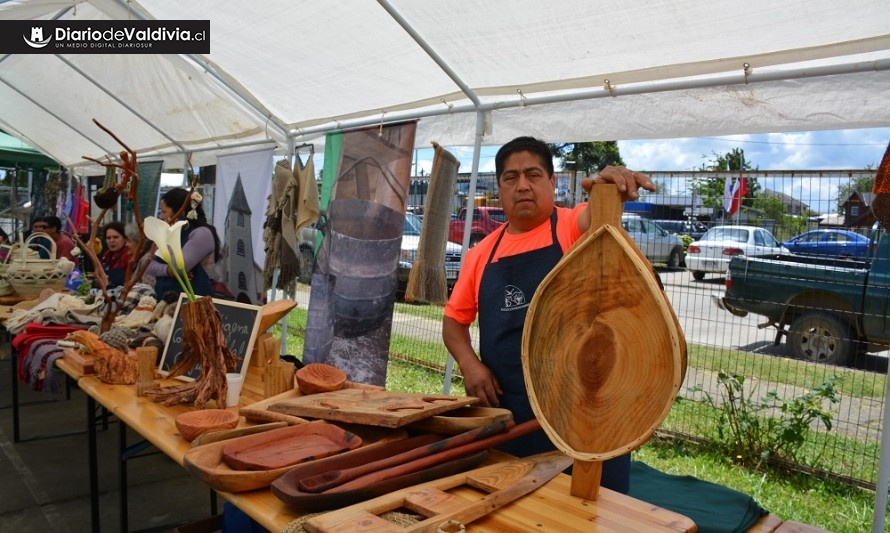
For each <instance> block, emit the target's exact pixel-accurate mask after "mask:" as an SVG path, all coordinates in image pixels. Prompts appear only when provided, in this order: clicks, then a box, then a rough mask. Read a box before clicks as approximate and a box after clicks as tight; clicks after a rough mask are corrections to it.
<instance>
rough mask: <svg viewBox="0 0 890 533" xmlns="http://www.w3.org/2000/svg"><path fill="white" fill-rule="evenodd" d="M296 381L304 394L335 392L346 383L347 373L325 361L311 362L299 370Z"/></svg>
mask: <svg viewBox="0 0 890 533" xmlns="http://www.w3.org/2000/svg"><path fill="white" fill-rule="evenodd" d="M294 381H296V383H297V387H299V389H300V392H302V393H303V394H318V393H319V392H333V391H335V390H340V389H342V388H343V386H344V385H346V373H345V372H343V371H342V370H340V369H339V368H337V367H334V366H331V365H327V364H325V363H310V364H308V365H306V366H304V367H303V368H301V369H299V370H297V372H296V373H295V374H294Z"/></svg>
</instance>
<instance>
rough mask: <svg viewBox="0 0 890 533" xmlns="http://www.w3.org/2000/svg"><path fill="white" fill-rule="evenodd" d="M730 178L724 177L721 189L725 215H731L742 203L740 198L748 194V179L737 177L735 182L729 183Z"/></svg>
mask: <svg viewBox="0 0 890 533" xmlns="http://www.w3.org/2000/svg"><path fill="white" fill-rule="evenodd" d="M730 180H731V178H726V184H725V185H724V189H723V209H724V210H725V211H726V216H728V217H731V216H732V215H734V214H735V213H736V212H737V211H738V210H739V207H740V206H741V205H742V198H744V197H745V195H746V194H748V180H747V179H745V178H739V179H737V180H735V183H733V184H730V183H731V182H730Z"/></svg>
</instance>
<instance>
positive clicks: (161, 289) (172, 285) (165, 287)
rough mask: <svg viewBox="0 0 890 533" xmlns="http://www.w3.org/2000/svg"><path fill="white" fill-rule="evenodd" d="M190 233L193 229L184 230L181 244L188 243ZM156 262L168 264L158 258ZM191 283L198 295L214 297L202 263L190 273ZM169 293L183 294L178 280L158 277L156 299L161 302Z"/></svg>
mask: <svg viewBox="0 0 890 533" xmlns="http://www.w3.org/2000/svg"><path fill="white" fill-rule="evenodd" d="M189 233H191V228H188V227H186V228H184V229H183V230H182V235H181V236H180V242H182V243H186V242H188V239H189ZM154 260H155V261H158V262H159V263H164V264H165V265H166V264H167V262H166V261H164V260H163V259H161V258H160V257H158V256H154ZM189 281H190V282H191V284H192V289H194V290H195V294H196V295H198V296H213V287H212V286H211V284H210V277H209V276H208V275H207V271H206V270H204V267H203V266H202V265H201V263H198V264H197V265H195V266H194V268H192V269H191V270H190V271H189ZM168 291H173V292H175V293H176V294H179V293H180V292H183V291H182V287H180V286H179V282H178V281H176V278H174V277H172V276H158V277H157V278H156V279H155V299H157V300H158V301H161V298H163V297H164V293H165V292H168Z"/></svg>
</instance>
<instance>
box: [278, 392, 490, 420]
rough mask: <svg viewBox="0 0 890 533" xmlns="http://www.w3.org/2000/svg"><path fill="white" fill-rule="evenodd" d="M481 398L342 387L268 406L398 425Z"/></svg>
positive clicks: (301, 414) (322, 416) (316, 415)
mask: <svg viewBox="0 0 890 533" xmlns="http://www.w3.org/2000/svg"><path fill="white" fill-rule="evenodd" d="M478 401H479V399H478V398H474V397H472V396H430V395H428V394H416V393H410V392H391V391H385V390H381V391H376V390H359V389H342V390H338V391H333V392H321V393H318V394H310V395H307V396H299V397H296V398H292V399H289V400H283V401H281V402H277V403H273V404H271V405H269V406H268V410H269V411H272V412H276V413H282V414H286V415H290V416H298V417H307V418H317V419H321V420H334V421H338V422H347V423H352V424H366V425H369V426H382V427H393V428H395V427H402V426H404V425H406V424H410V423H412V422H416V421H418V420H422V419H425V418H429V417H431V416H434V415H438V414H441V413H444V412H446V411H451V410H453V409H458V408H460V407H463V406H465V405H471V404H474V403H476V402H478Z"/></svg>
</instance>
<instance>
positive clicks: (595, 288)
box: [522, 185, 685, 461]
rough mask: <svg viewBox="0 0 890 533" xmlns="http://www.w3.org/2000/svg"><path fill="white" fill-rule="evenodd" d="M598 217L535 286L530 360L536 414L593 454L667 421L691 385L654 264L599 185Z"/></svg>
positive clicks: (617, 450) (627, 444)
mask: <svg viewBox="0 0 890 533" xmlns="http://www.w3.org/2000/svg"><path fill="white" fill-rule="evenodd" d="M591 202H592V209H593V211H592V213H593V214H594V220H593V222H592V225H591V229H590V231H589V232H588V234H586V235H585V236H584V237H583V238H582V240H580V241H579V242H578V243H576V245H575V246H574V247H573V248H572V249H571V250H569V252H568V253H567V254H566V255H565V256H564V257H563V259H562V260H561V261H560V262H559V264H557V266H556V267H555V268H554V269H553V270H552V271H551V272H550V274H549V275H548V276H547V277H546V278H545V279H544V281H543V282H542V283H541V285H540V287H539V288H538V290H537V292H536V293H535V295H534V297H533V299H532V302H531V306H530V308H529V311H528V316H527V318H526V324H525V329H524V331H523V343H522V345H523V350H522V363H523V369H524V371H525V380H526V385H527V386H528V391H529V398H530V400H531V404H532V408H533V409H534V411H535V414H536V415H537V416H538V418H539V420H540V421H541V425H542V426H543V427H544V429H545V431H546V432H547V434H548V436H549V437H550V439H551V440H552V441H553V442H554V444H556V446H557V447H558V448H559V449H560V450H562V451H564V452H565V453H567V454H569V455H571V456H572V457H574V458H576V459H580V460H584V461H602V460H606V459H610V458H613V457H616V456H618V455H622V454H624V453H627V452H630V451H632V450H634V449H636V448H638V447H639V446H641V445H642V444H643V443H644V442H646V440H648V439H649V438H650V437H651V435H652V433H653V432H654V431H655V429H656V428H657V427H658V425H659V424H660V423H661V422H662V421H663V420H664V418H665V417H666V416H667V413H668V412H669V410H670V408H671V405H672V404H673V401H674V397H675V396H676V393H677V391H679V388H680V384H681V383H682V379H681V378H682V368H681V367H682V364H683V361H684V355H685V354H683V353H681V352H682V346H683V343H682V340H681V337H682V333H681V332H680V331H679V329H678V328H677V325H676V321H675V319H674V316H673V312H672V310H671V307H670V303H669V302H668V301H667V298H666V296H665V294H664V292H663V291H662V290H661V288H660V286H659V285H658V283H657V281H656V280H655V277H654V276H653V275H652V274H651V266H650V265H649V264H648V262H645V261H643V260H641V258H640V254H639V253H638V252H637V251H636V250H635V247H634V246H633V245H632V243H631V242H630V241H629V240H628V237H626V234H624V233H623V231H621V230H620V213H621V208H620V200H619V197H618V193H617V189H615V187H614V186H611V185H597V186H596V194H595V195H594V196H593V198H592V200H591Z"/></svg>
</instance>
